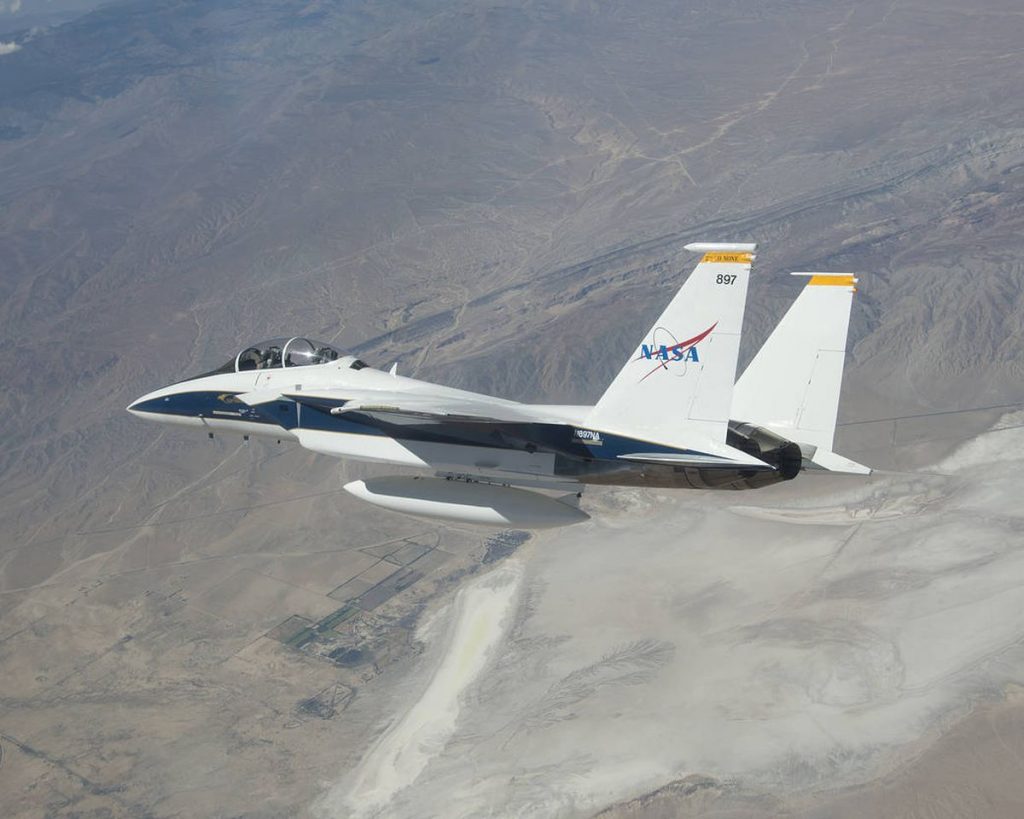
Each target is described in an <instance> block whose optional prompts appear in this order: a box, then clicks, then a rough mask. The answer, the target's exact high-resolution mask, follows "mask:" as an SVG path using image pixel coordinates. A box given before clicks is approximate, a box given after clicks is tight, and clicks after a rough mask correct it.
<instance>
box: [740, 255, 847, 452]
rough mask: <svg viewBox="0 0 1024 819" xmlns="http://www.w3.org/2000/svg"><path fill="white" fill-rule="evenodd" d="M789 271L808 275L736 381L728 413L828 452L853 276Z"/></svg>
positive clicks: (835, 410)
mask: <svg viewBox="0 0 1024 819" xmlns="http://www.w3.org/2000/svg"><path fill="white" fill-rule="evenodd" d="M792 275H794V276H809V277H810V278H809V280H808V282H807V285H806V286H805V287H804V289H803V290H802V291H801V292H800V295H799V296H797V299H796V301H795V302H793V305H792V306H791V307H790V308H789V310H788V311H787V312H786V315H784V316H783V317H782V321H780V322H779V324H778V326H777V327H776V328H775V330H774V331H773V332H772V334H771V335H770V336H769V337H768V340H767V341H765V343H764V346H763V347H761V349H760V351H759V352H758V353H757V355H756V356H754V360H753V361H751V362H750V365H749V366H748V367H747V369H746V371H744V373H743V375H742V376H740V379H739V381H737V382H736V391H735V393H734V395H733V407H732V417H733V419H735V420H737V421H746V422H749V423H752V424H757V425H758V426H763V427H768V428H769V429H771V430H772V431H774V432H777V433H778V434H780V435H782V436H784V437H786V438H788V439H790V440H792V441H796V442H797V443H801V444H809V445H811V446H814V447H816V448H818V449H820V450H824V451H827V452H831V450H832V439H833V437H834V436H835V429H836V415H837V414H838V411H839V390H840V387H841V386H842V381H843V364H844V363H845V360H846V334H847V330H848V328H849V325H850V308H851V305H852V303H853V294H854V293H855V292H856V289H857V288H856V284H857V279H856V278H855V277H854V276H852V275H851V274H849V273H793V274H792Z"/></svg>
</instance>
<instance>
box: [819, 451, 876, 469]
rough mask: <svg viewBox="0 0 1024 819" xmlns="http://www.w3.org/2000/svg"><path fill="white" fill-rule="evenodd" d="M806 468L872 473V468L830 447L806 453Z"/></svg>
mask: <svg viewBox="0 0 1024 819" xmlns="http://www.w3.org/2000/svg"><path fill="white" fill-rule="evenodd" d="M804 469H807V470H809V471H816V470H819V469H820V470H824V471H826V472H835V473H837V474H840V475H870V474H871V468H870V467H867V466H864V464H859V463H857V462H856V461H851V460H850V459H849V458H844V457H843V456H842V455H838V454H837V453H835V452H832V451H831V450H828V449H817V450H815V451H814V452H813V454H811V455H806V454H805V455H804Z"/></svg>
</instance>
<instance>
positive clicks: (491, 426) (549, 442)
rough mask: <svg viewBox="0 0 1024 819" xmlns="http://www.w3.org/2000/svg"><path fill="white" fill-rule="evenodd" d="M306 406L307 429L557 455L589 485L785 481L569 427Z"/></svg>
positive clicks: (749, 485) (561, 466)
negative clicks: (693, 463) (679, 461)
mask: <svg viewBox="0 0 1024 819" xmlns="http://www.w3.org/2000/svg"><path fill="white" fill-rule="evenodd" d="M304 407H305V408H304V410H303V416H302V427H303V428H314V429H325V430H337V431H339V432H342V431H354V430H353V429H352V427H354V426H363V427H364V428H365V429H366V430H367V431H370V430H373V432H375V433H376V434H380V435H386V436H388V437H390V438H395V439H396V440H398V441H410V442H430V443H439V444H453V445H461V446H479V447H492V448H495V449H507V450H515V451H521V452H550V453H553V454H554V455H555V468H554V476H555V477H564V478H571V479H573V480H575V481H578V482H580V483H584V484H601V485H607V486H637V487H649V488H658V489H756V488H759V487H761V486H767V485H768V484H772V483H778V482H779V481H782V480H785V479H786V478H784V477H782V476H781V475H780V474H779V473H778V472H776V471H772V470H750V469H728V468H726V469H722V468H720V467H715V468H699V467H684V466H675V465H671V464H640V463H631V462H628V461H624V460H621V459H620V458H619V457H618V456H619V455H622V454H629V453H633V452H636V451H637V450H638V449H640V450H643V451H644V452H663V453H684V452H686V451H685V450H678V449H673V448H671V447H666V446H660V445H655V444H651V443H648V442H642V441H636V440H634V439H630V438H626V437H623V436H617V435H607V434H606V435H602V436H598V439H597V441H598V442H591V443H589V444H584V443H582V442H580V440H579V439H578V438H577V436H576V435H575V432H576V429H577V428H576V427H573V426H570V425H567V424H540V423H536V424H534V423H509V422H493V423H487V422H477V421H459V420H437V421H425V420H423V419H420V418H412V417H409V416H406V417H403V418H401V420H399V419H396V418H395V417H394V413H379V414H377V413H373V412H372V411H371V412H361V411H358V410H355V411H353V412H351V413H344V414H343V415H341V416H332V415H330V413H329V412H326V411H324V410H322V409H319V408H314V407H311V406H308V405H306V404H304ZM314 419H315V420H314ZM311 422H312V423H311Z"/></svg>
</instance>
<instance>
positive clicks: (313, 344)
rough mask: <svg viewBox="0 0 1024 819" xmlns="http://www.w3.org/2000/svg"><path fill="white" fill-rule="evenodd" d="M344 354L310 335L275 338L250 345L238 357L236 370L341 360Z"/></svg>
mask: <svg viewBox="0 0 1024 819" xmlns="http://www.w3.org/2000/svg"><path fill="white" fill-rule="evenodd" d="M339 355H340V353H339V352H338V351H337V350H335V349H334V348H333V347H332V346H331V345H330V344H327V343H325V342H322V341H311V340H310V339H308V338H301V337H299V336H295V337H293V338H272V339H270V341H261V342H259V343H258V344H253V345H251V346H249V347H246V348H245V349H244V350H242V352H240V353H239V354H238V355H237V356H236V357H235V370H236V371H237V372H244V371H245V370H269V369H273V368H276V367H308V366H310V365H311V364H327V363H329V362H331V361H337V359H338V356H339Z"/></svg>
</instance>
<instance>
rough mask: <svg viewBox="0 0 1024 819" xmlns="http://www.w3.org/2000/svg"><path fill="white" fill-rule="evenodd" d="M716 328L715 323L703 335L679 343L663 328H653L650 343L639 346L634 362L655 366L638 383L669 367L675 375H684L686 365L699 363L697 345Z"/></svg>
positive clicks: (670, 332)
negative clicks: (649, 362) (653, 363)
mask: <svg viewBox="0 0 1024 819" xmlns="http://www.w3.org/2000/svg"><path fill="white" fill-rule="evenodd" d="M717 326H718V322H717V321H716V322H715V323H714V324H712V325H711V326H710V327H708V329H707V330H705V331H704V332H703V333H698V334H697V335H695V336H694V337H693V338H688V339H686V340H685V341H679V340H678V339H677V338H676V336H675V335H674V334H673V333H672V331H671V330H668V329H666V328H665V327H655V328H654V331H653V332H652V333H651V341H650V343H646V342H645V343H643V344H641V345H640V354H639V355H638V356H637V357H636V358H635V359H634V361H656V362H657V364H655V366H654V367H653V368H652V369H651V370H649V371H648V372H647V373H646V374H645V375H644V376H643V378H641V379H640V382H643V381H646V380H647V379H648V378H650V377H651V376H652V375H654V374H655V373H656V372H658V371H659V370H660V371H667V370H668V369H669V367H670V366H671V365H675V366H672V369H673V371H674V373H675V374H676V375H686V369H687V365H688V364H690V363H693V364H699V363H700V352H699V351H698V348H697V345H698V344H700V342H702V341H703V340H704V339H706V338H707V337H708V336H709V335H711V331H712V330H714V329H715V328H716V327H717Z"/></svg>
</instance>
